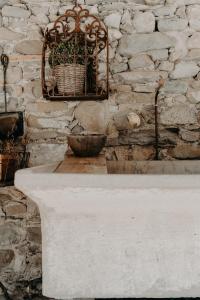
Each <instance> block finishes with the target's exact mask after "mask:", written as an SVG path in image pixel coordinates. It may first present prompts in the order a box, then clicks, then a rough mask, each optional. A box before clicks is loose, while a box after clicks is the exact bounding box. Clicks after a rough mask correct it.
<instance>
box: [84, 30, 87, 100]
mask: <svg viewBox="0 0 200 300" xmlns="http://www.w3.org/2000/svg"><path fill="white" fill-rule="evenodd" d="M84 38H85V62H84V63H85V95H87V65H88V52H87V34H86V33H85V35H84Z"/></svg>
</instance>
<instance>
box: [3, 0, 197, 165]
mask: <svg viewBox="0 0 200 300" xmlns="http://www.w3.org/2000/svg"><path fill="white" fill-rule="evenodd" d="M80 3H83V4H85V6H86V7H87V8H88V9H89V10H90V11H91V12H92V13H94V14H97V15H98V16H100V18H101V19H102V20H104V22H105V24H106V25H107V26H108V28H109V38H110V90H111V91H110V97H109V99H108V100H106V101H103V102H93V101H92V102H80V103H79V102H68V103H63V102H47V101H45V100H44V99H43V98H42V95H41V84H40V70H41V56H40V53H41V47H42V39H43V33H44V30H45V28H46V26H47V24H49V23H51V22H53V21H54V20H55V19H56V18H57V16H58V15H59V14H62V13H63V12H64V11H65V10H66V9H67V8H69V7H70V6H71V4H72V1H68V0H56V1H52V0H45V1H39V0H29V1H26V0H24V1H20V0H1V1H0V26H1V27H0V51H1V52H2V51H4V52H5V53H6V54H8V55H9V56H10V66H9V70H8V93H9V97H8V101H9V104H8V107H9V109H10V110H15V109H22V110H25V112H26V124H27V127H26V131H27V135H28V138H29V151H30V152H31V159H30V165H38V164H41V163H45V162H49V161H54V160H61V159H62V158H63V155H64V153H65V151H66V149H67V143H66V135H67V134H68V133H70V132H73V133H79V132H82V131H87V132H106V133H107V134H108V144H107V146H109V147H110V151H111V152H113V150H115V149H119V148H121V147H122V148H123V149H124V150H125V151H127V149H129V151H130V149H132V150H133V153H132V154H133V155H132V156H133V159H138V156H137V155H136V156H135V153H137V152H138V149H139V152H140V151H141V150H142V151H145V153H147V155H146V156H145V157H144V158H145V159H151V158H152V144H153V143H154V141H155V138H154V99H155V90H156V87H157V85H158V83H157V81H158V79H159V78H160V76H162V77H163V78H164V79H165V85H164V87H163V88H162V89H161V91H160V94H159V103H158V104H159V115H160V116H159V123H160V147H161V149H160V157H161V158H162V159H183V158H186V159H188V158H189V159H193V158H198V157H199V156H200V148H199V128H200V123H199V122H200V114H199V109H200V105H199V103H200V80H199V70H200V64H199V61H200V17H199V16H200V1H199V0H165V1H164V0H135V1H132V0H121V1H118V0H113V1H107V0H103V1H102V0H101V1H99V0H85V1H83V0H82V1H80ZM100 67H101V69H102V72H103V69H104V66H103V65H101V66H100ZM1 84H2V72H0V109H1V110H3V93H2V85H1ZM116 147H117V148H116ZM149 150H150V152H149Z"/></svg>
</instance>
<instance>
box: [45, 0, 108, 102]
mask: <svg viewBox="0 0 200 300" xmlns="http://www.w3.org/2000/svg"><path fill="white" fill-rule="evenodd" d="M108 52H109V51H108V30H107V27H106V26H105V25H104V24H103V22H102V21H101V20H100V19H99V18H97V17H96V16H94V15H91V14H90V12H89V10H87V9H84V8H82V6H81V5H79V4H77V3H76V4H75V6H74V7H73V8H72V9H69V10H67V11H66V12H65V14H64V15H62V16H60V17H58V19H57V20H56V21H55V23H54V25H53V27H52V28H51V29H47V30H46V32H45V40H44V45H43V54H42V88H43V96H44V97H45V98H46V99H49V100H95V99H96V100H103V99H106V98H108V90H109V84H108V77H109V66H108V56H109V53H108ZM100 63H101V64H102V65H104V67H103V68H101V69H104V70H105V73H100V68H99V64H100Z"/></svg>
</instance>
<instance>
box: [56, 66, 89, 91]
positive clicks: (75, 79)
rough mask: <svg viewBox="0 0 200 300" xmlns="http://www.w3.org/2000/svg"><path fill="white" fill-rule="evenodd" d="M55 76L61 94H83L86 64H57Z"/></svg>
mask: <svg viewBox="0 0 200 300" xmlns="http://www.w3.org/2000/svg"><path fill="white" fill-rule="evenodd" d="M54 71H55V73H54V74H55V78H56V83H57V87H58V92H59V94H62V95H63V94H64V95H80V94H83V88H84V82H85V66H84V65H79V64H65V65H63V64H61V65H58V66H55V68H54Z"/></svg>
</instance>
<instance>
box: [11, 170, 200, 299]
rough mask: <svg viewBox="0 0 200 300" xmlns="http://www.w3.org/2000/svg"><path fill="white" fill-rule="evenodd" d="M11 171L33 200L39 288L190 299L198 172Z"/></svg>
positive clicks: (60, 295)
mask: <svg viewBox="0 0 200 300" xmlns="http://www.w3.org/2000/svg"><path fill="white" fill-rule="evenodd" d="M55 167H56V165H52V166H48V167H40V168H33V169H28V170H21V171H19V172H17V174H16V179H15V185H16V187H17V188H19V189H20V190H21V191H23V192H24V193H25V194H27V195H28V196H29V197H31V198H32V199H33V200H34V201H35V202H36V203H37V204H38V206H39V209H40V213H41V219H42V241H43V246H42V249H43V294H44V295H45V296H49V297H53V298H56V299H66V298H129V297H132V298H134V297H142V298H144V297H160V298H164V297H167V298H170V297H198V296H199V294H200V216H199V215H200V175H79V174H51V173H50V172H52V171H53V170H54V169H55Z"/></svg>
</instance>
